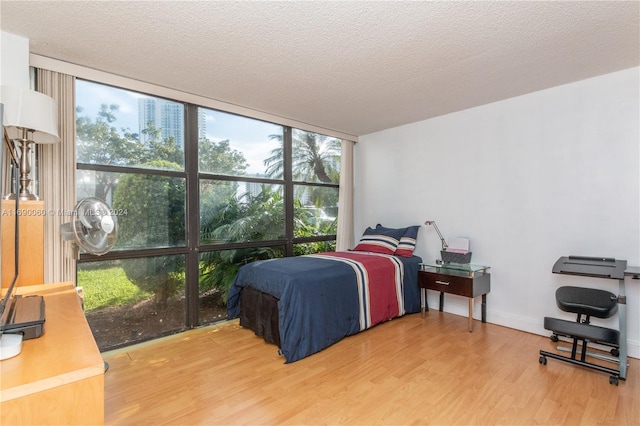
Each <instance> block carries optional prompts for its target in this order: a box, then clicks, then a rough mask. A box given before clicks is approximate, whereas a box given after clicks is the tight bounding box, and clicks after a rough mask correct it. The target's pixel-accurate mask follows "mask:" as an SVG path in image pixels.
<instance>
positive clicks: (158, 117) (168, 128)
mask: <svg viewBox="0 0 640 426" xmlns="http://www.w3.org/2000/svg"><path fill="white" fill-rule="evenodd" d="M138 123H139V125H140V141H141V142H146V141H147V137H148V136H147V135H145V134H144V133H142V130H144V129H146V128H147V126H148V124H149V123H151V124H153V126H154V127H155V128H156V129H158V130H160V136H161V137H162V139H163V140H164V139H167V138H169V137H173V138H174V139H175V141H176V143H177V144H178V146H184V105H183V104H181V103H178V102H173V101H168V100H165V99H156V98H142V99H139V100H138Z"/></svg>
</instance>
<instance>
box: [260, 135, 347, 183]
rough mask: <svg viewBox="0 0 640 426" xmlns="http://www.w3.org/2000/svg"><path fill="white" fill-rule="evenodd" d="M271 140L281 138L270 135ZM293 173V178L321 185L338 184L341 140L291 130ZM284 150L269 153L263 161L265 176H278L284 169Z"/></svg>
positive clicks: (280, 138)
mask: <svg viewBox="0 0 640 426" xmlns="http://www.w3.org/2000/svg"><path fill="white" fill-rule="evenodd" d="M269 138H270V139H272V140H280V141H282V135H270V136H269ZM292 142H293V149H292V171H293V179H294V180H298V181H307V182H309V181H310V182H314V181H316V179H317V180H318V181H320V182H324V183H338V181H339V180H340V169H339V160H340V149H341V148H340V144H341V142H340V140H339V139H336V138H332V137H329V136H325V135H319V134H317V133H312V132H306V131H302V130H298V129H294V130H293V141H292ZM283 159H284V155H283V148H282V147H280V148H276V149H274V150H272V151H271V156H270V157H268V158H267V159H266V160H264V164H265V166H267V170H266V172H267V176H269V177H281V176H282V170H283V167H284V165H283Z"/></svg>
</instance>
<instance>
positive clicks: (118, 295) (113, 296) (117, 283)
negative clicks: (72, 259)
mask: <svg viewBox="0 0 640 426" xmlns="http://www.w3.org/2000/svg"><path fill="white" fill-rule="evenodd" d="M77 282H78V286H82V288H83V290H84V309H85V311H92V310H94V309H98V308H104V307H108V306H122V305H128V304H131V303H135V302H138V301H140V300H144V299H149V298H152V297H153V294H152V293H148V292H144V291H142V290H140V289H139V288H138V287H136V286H135V284H133V283H132V282H131V281H130V280H129V279H128V278H127V275H126V274H125V272H124V270H123V269H122V268H119V267H112V268H105V269H96V270H81V269H79V270H78V281H77Z"/></svg>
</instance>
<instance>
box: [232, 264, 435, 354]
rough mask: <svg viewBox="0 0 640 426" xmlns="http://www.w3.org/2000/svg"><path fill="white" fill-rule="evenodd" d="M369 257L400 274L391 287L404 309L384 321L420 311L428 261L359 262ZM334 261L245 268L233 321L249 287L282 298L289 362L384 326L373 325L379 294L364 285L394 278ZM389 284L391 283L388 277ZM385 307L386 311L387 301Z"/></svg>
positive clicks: (235, 293)
mask: <svg viewBox="0 0 640 426" xmlns="http://www.w3.org/2000/svg"><path fill="white" fill-rule="evenodd" d="M352 253H353V252H345V256H347V255H349V256H353V255H352ZM328 254H329V255H334V256H335V255H336V254H335V253H328ZM364 255H367V257H371V258H372V259H377V260H375V262H385V261H386V263H390V261H391V263H393V264H394V265H395V271H396V272H395V274H396V275H397V276H399V277H400V279H399V280H397V279H396V281H397V282H396V283H395V284H393V283H391V284H389V285H390V286H392V287H395V288H396V289H397V290H398V294H397V300H396V304H397V307H398V309H395V305H394V307H393V309H389V310H388V311H389V312H388V313H387V312H386V311H385V312H383V313H382V314H380V315H382V318H385V317H384V316H385V315H387V316H388V318H385V320H386V319H390V318H392V317H393V316H400V315H403V314H405V313H413V312H418V311H420V291H419V288H418V268H419V263H420V262H421V261H422V260H421V259H420V258H419V257H417V256H413V257H410V258H406V257H396V256H387V255H380V254H375V253H358V255H356V256H357V260H362V259H363V257H362V256H364ZM334 256H322V255H319V256H318V255H310V256H297V257H289V258H283V259H271V260H264V261H257V262H253V263H251V264H248V265H245V266H243V267H242V268H240V270H239V271H238V274H237V275H236V278H235V281H234V283H233V284H232V286H231V288H230V290H229V297H228V301H227V316H228V318H229V319H231V318H236V317H238V316H239V314H240V306H239V302H240V291H241V290H242V288H243V287H246V286H248V287H252V288H254V289H256V290H260V291H262V292H264V293H268V294H271V295H273V296H274V297H275V298H277V299H278V319H279V331H280V350H281V352H282V354H283V355H284V357H285V360H286V362H288V363H289V362H294V361H297V360H299V359H302V358H304V357H305V356H308V355H311V354H313V353H315V352H318V351H320V350H322V349H324V348H326V347H327V346H330V345H332V344H333V343H336V342H337V341H339V340H341V339H342V338H344V337H345V336H349V335H351V334H355V333H357V332H359V331H361V330H363V329H365V328H368V327H371V326H373V325H375V324H376V323H378V322H381V320H375V319H374V320H373V321H372V320H371V313H370V312H369V309H371V310H374V311H375V309H376V308H375V305H376V303H377V302H376V299H375V297H376V296H375V294H376V291H374V290H372V291H371V292H370V291H369V290H368V289H366V288H364V287H363V283H362V281H368V280H369V279H370V280H371V281H375V280H376V279H377V280H378V281H380V279H381V278H380V277H379V276H383V275H384V276H385V277H387V276H388V275H389V274H388V273H385V274H383V273H379V272H376V269H375V267H374V268H373V269H372V270H371V271H367V268H371V266H366V267H363V266H362V265H363V263H362V262H359V261H354V262H352V261H350V260H349V259H336V258H334ZM339 256H340V254H338V255H337V256H336V257H339ZM365 263H368V264H371V261H370V260H368V259H367V261H366V262H365ZM374 266H375V265H374ZM372 271H373V272H372ZM363 277H364V278H363ZM396 278H397V277H396ZM384 281H389V280H388V279H387V278H384ZM374 284H375V283H374ZM377 285H378V284H376V286H377ZM385 285H386V284H385ZM369 297H371V300H368V298H369ZM369 303H371V307H369ZM377 304H378V305H381V304H380V303H377ZM382 305H384V308H383V309H386V306H387V304H386V302H383V303H382ZM378 310H379V309H378ZM374 314H375V312H374ZM380 315H378V316H380Z"/></svg>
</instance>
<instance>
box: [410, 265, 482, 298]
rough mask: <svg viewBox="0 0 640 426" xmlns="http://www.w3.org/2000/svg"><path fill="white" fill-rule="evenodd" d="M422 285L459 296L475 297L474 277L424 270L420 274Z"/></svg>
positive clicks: (419, 279) (419, 278)
mask: <svg viewBox="0 0 640 426" xmlns="http://www.w3.org/2000/svg"><path fill="white" fill-rule="evenodd" d="M418 281H419V284H420V287H422V288H427V289H429V290H436V291H443V292H445V293H449V294H457V295H459V296H465V297H473V278H471V277H459V276H455V275H446V274H438V273H435V272H424V271H421V273H419V274H418Z"/></svg>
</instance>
